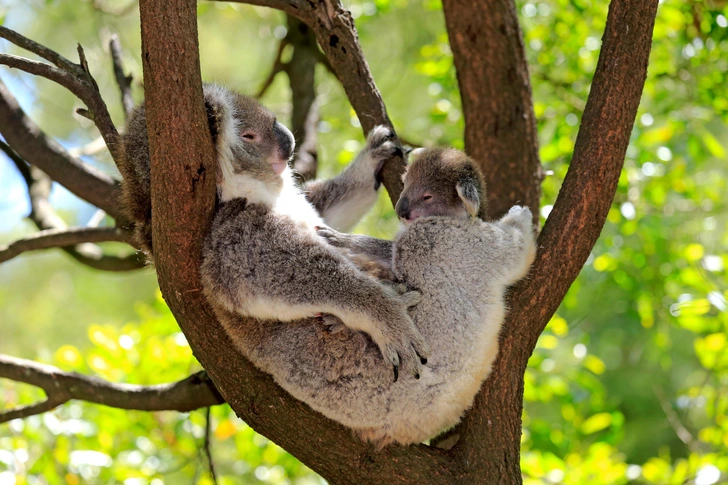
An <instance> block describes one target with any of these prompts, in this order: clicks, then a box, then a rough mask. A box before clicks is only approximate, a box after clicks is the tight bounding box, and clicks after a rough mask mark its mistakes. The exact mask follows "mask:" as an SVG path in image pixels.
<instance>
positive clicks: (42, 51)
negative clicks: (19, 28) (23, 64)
mask: <svg viewBox="0 0 728 485" xmlns="http://www.w3.org/2000/svg"><path fill="white" fill-rule="evenodd" d="M0 37H1V38H3V39H7V40H9V41H10V42H12V43H13V44H15V45H17V46H18V47H20V48H22V49H25V50H27V51H29V52H32V53H33V54H37V55H38V56H40V57H41V58H43V59H45V60H47V61H50V62H51V63H52V64H53V65H55V66H57V67H60V68H61V69H65V70H66V71H69V72H72V71H73V70H74V69H76V67H77V64H75V63H73V62H71V61H69V60H68V59H66V58H65V57H63V56H62V55H60V54H59V53H57V52H56V51H54V50H53V49H49V48H47V47H46V46H44V45H41V44H39V43H37V42H35V41H34V40H30V39H28V38H27V37H25V36H22V35H20V34H19V33H17V32H15V31H14V30H10V29H8V28H7V27H3V26H2V25H0Z"/></svg>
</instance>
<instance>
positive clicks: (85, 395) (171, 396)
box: [0, 355, 225, 423]
mask: <svg viewBox="0 0 728 485" xmlns="http://www.w3.org/2000/svg"><path fill="white" fill-rule="evenodd" d="M0 378H4V379H9V380H12V381H15V382H24V383H26V384H30V385H32V386H36V387H39V388H41V389H43V391H45V393H46V396H47V399H46V400H45V401H42V402H40V403H38V404H32V405H29V406H20V407H16V408H13V409H9V410H5V411H1V412H0V423H4V422H7V421H10V420H13V419H18V418H25V417H28V416H33V415H35V414H40V413H44V412H46V411H50V410H51V409H53V408H55V407H57V406H60V405H61V404H64V403H66V402H68V401H70V400H72V399H78V400H81V401H86V402H91V403H95V404H103V405H105V406H110V407H113V408H118V409H135V410H139V411H181V412H187V411H192V410H194V409H199V408H203V407H207V406H214V405H216V404H222V403H224V402H225V401H224V400H223V398H222V396H220V393H219V392H218V391H217V389H216V388H215V385H214V384H213V383H212V381H211V380H210V378H209V377H207V374H206V373H205V372H204V371H202V372H198V373H196V374H192V375H191V376H189V377H187V378H185V379H182V380H181V381H177V382H173V383H170V384H159V385H155V386H139V385H133V384H116V383H113V382H108V381H105V380H103V379H99V378H97V377H91V376H85V375H82V374H77V373H75V372H64V371H62V370H60V369H58V368H57V367H53V366H50V365H45V364H39V363H37V362H33V361H31V360H25V359H19V358H16V357H10V356H8V355H0Z"/></svg>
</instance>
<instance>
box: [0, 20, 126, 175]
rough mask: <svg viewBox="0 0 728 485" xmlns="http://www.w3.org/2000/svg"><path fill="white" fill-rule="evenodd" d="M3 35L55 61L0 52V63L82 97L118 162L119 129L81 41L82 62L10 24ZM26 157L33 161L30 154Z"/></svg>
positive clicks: (1, 31) (79, 48)
mask: <svg viewBox="0 0 728 485" xmlns="http://www.w3.org/2000/svg"><path fill="white" fill-rule="evenodd" d="M0 37H2V38H4V39H7V40H9V41H10V42H12V43H14V44H15V45H17V46H18V47H22V48H24V49H26V50H28V51H30V52H33V53H35V54H38V55H39V56H41V57H42V58H44V59H47V60H49V61H50V62H52V63H53V64H55V66H56V67H54V66H51V65H48V64H45V63H43V62H37V61H32V60H30V59H25V58H23V57H19V56H13V55H10V54H0V64H4V65H6V66H9V67H14V68H17V69H20V70H22V71H25V72H28V73H30V74H35V75H37V76H42V77H45V78H47V79H50V80H51V81H54V82H56V83H58V84H60V85H61V86H63V87H65V88H66V89H68V90H69V91H70V92H71V93H73V94H74V95H76V96H77V97H78V98H79V99H80V100H81V101H83V102H84V103H85V104H86V106H87V107H88V113H89V115H90V118H91V119H92V120H93V122H94V123H95V124H96V127H97V128H98V129H99V132H100V133H101V136H103V137H104V141H105V142H106V146H108V147H109V151H110V152H111V156H112V157H113V158H114V160H115V161H116V162H117V163H118V161H119V160H120V159H121V158H120V157H121V156H122V154H121V146H120V144H119V132H118V131H117V130H116V127H115V126H114V123H113V122H112V121H111V116H110V115H109V111H108V110H107V108H106V103H105V102H104V100H103V98H102V97H101V93H99V88H98V85H97V84H96V81H95V80H94V78H93V76H91V72H90V71H89V68H88V64H87V62H86V57H85V54H84V52H83V48H82V47H81V45H80V44H79V45H78V56H79V63H78V64H76V63H73V62H71V61H69V60H68V59H66V58H65V57H63V56H61V55H60V54H58V53H56V52H54V51H53V50H52V49H49V48H47V47H45V46H43V45H40V44H38V43H37V42H34V41H32V40H30V39H28V38H26V37H24V36H22V35H20V34H18V33H17V32H14V31H12V30H10V29H8V28H7V27H2V26H0ZM0 128H2V129H3V130H4V128H5V127H4V126H1V127H0ZM3 133H4V131H3ZM10 145H11V146H13V148H15V149H16V151H18V152H19V153H21V150H19V149H18V148H17V147H15V146H14V145H13V143H10ZM21 155H22V153H21ZM24 158H27V159H28V160H30V161H32V160H31V159H30V158H28V157H24ZM51 176H53V175H51ZM54 178H55V177H54ZM64 185H65V184H64Z"/></svg>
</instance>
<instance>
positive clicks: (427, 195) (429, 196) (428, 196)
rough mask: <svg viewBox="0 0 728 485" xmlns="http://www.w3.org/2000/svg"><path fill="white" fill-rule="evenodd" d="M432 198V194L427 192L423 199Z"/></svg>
mask: <svg viewBox="0 0 728 485" xmlns="http://www.w3.org/2000/svg"><path fill="white" fill-rule="evenodd" d="M430 199H432V196H431V195H430V194H425V195H423V196H422V200H430Z"/></svg>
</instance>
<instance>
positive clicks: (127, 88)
mask: <svg viewBox="0 0 728 485" xmlns="http://www.w3.org/2000/svg"><path fill="white" fill-rule="evenodd" d="M109 51H110V52H111V60H112V62H113V65H114V77H115V78H116V84H117V85H118V86H119V91H121V106H122V107H123V108H124V116H125V117H126V119H129V115H130V114H131V112H132V111H133V110H134V99H133V98H132V96H131V82H132V79H133V77H132V75H131V74H129V75H127V74H125V73H124V64H123V62H122V59H121V41H120V40H119V36H118V35H116V34H114V35H112V36H111V40H110V41H109Z"/></svg>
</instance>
